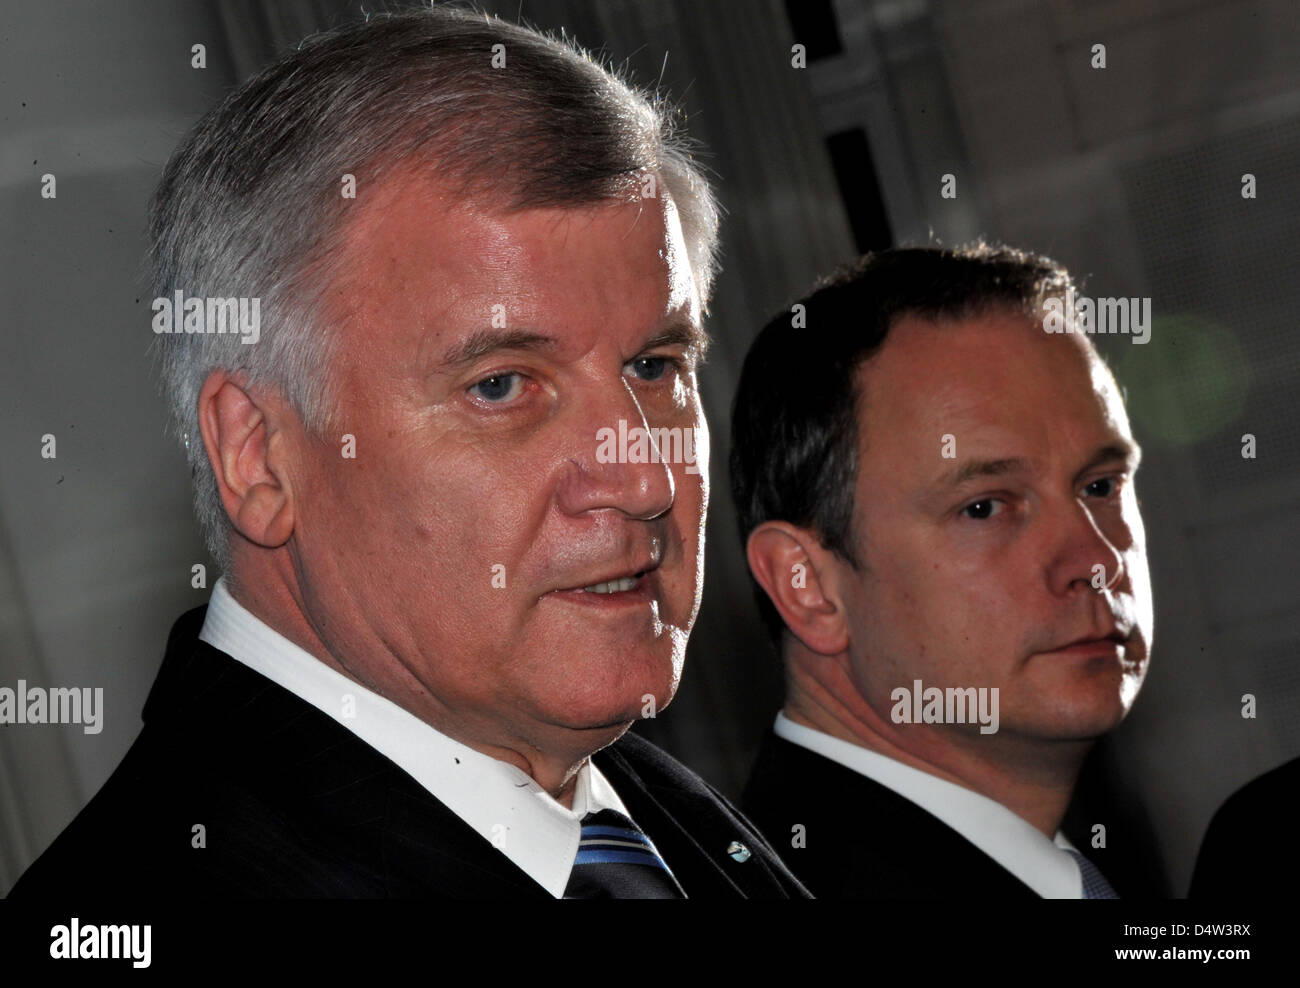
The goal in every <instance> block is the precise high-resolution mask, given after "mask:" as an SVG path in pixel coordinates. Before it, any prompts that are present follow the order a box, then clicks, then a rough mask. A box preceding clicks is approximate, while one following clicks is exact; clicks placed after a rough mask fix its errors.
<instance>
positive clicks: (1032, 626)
mask: <svg viewBox="0 0 1300 988" xmlns="http://www.w3.org/2000/svg"><path fill="white" fill-rule="evenodd" d="M1069 288H1070V281H1069V277H1068V275H1067V273H1066V272H1065V271H1064V270H1062V269H1061V268H1059V267H1058V266H1057V265H1055V264H1054V263H1052V262H1050V261H1047V260H1046V259H1043V258H1038V257H1034V256H1031V255H1026V254H1023V253H1021V252H1018V251H1013V250H1007V249H993V248H988V247H983V246H978V247H974V248H970V249H964V250H957V251H944V250H939V249H932V248H918V249H908V250H898V251H886V252H883V253H881V254H878V255H873V256H870V257H867V258H864V259H863V260H862V261H861V262H860V263H859V264H857V265H856V266H854V267H852V268H850V269H848V270H846V271H844V272H842V273H841V274H840V275H839V276H838V277H836V278H834V279H831V280H829V281H828V282H827V283H825V284H823V285H821V286H819V287H818V289H817V290H816V291H814V292H813V293H812V294H811V295H810V296H808V297H807V298H805V299H803V300H802V301H801V302H800V303H799V304H798V306H797V307H796V309H795V312H794V314H793V316H792V315H790V314H783V315H781V316H779V317H777V318H776V319H774V320H773V321H772V322H771V323H770V324H769V325H768V326H767V327H766V328H765V329H764V330H763V331H762V333H760V335H759V337H758V339H757V341H756V342H755V344H754V346H753V348H752V349H751V351H750V353H749V355H748V357H747V358H746V361H745V366H744V371H743V373H742V378H741V384H740V390H739V394H738V396H737V399H736V409H735V416H734V419H733V430H734V437H735V438H734V443H733V449H732V477H733V485H734V492H735V494H736V498H737V504H738V508H739V516H740V524H741V531H742V535H743V536H744V538H745V540H746V543H747V552H748V559H749V565H750V569H751V572H752V573H753V576H754V578H755V580H756V581H757V584H758V585H759V586H760V587H761V597H760V606H762V607H763V609H764V614H765V616H766V617H767V618H768V622H769V626H770V628H771V630H772V633H773V637H774V639H775V640H776V641H777V642H778V644H779V649H780V652H781V655H782V658H783V661H784V665H785V674H786V684H787V690H786V700H785V706H784V709H783V710H782V712H781V713H780V714H778V716H777V718H776V723H775V725H774V728H773V731H772V733H771V734H770V735H769V737H768V739H767V741H766V744H765V747H764V748H763V750H762V752H761V754H760V756H759V759H758V762H757V764H756V766H755V768H754V772H753V775H752V776H751V778H750V782H749V786H748V788H747V790H746V793H745V800H744V802H743V804H742V806H743V808H744V809H745V812H746V813H748V814H749V815H750V817H751V818H752V819H753V820H754V821H755V822H756V823H758V824H759V826H760V827H761V828H762V829H763V831H764V832H765V833H766V834H767V835H768V836H769V837H770V838H771V839H772V840H773V842H774V843H775V844H776V846H777V847H778V848H780V849H781V851H782V854H783V856H784V857H785V858H786V861H787V863H788V864H789V865H790V866H791V868H792V869H793V870H794V872H795V874H797V875H798V876H799V877H800V878H801V879H803V880H804V881H805V883H806V884H807V885H808V887H809V888H810V889H811V890H812V892H813V893H814V894H815V895H818V896H828V897H837V896H845V897H866V898H963V899H989V898H1018V897H1024V898H1032V897H1034V896H1044V897H1055V898H1079V897H1083V896H1087V897H1089V898H1094V897H1109V896H1111V895H1113V894H1114V893H1113V890H1112V889H1111V887H1110V886H1109V884H1108V882H1107V881H1106V879H1105V878H1104V877H1103V875H1102V871H1103V870H1104V865H1105V863H1106V859H1105V854H1106V852H1105V850H1104V847H1105V839H1104V833H1105V824H1106V822H1107V821H1104V820H1099V821H1095V822H1096V823H1097V824H1100V825H1101V829H1100V830H1096V831H1094V836H1096V837H1099V838H1100V839H1099V840H1094V841H1093V842H1091V846H1089V847H1088V855H1085V854H1083V853H1081V852H1080V851H1079V850H1078V849H1077V848H1075V847H1074V846H1073V845H1072V844H1071V843H1070V842H1069V840H1068V839H1067V838H1066V837H1065V836H1064V835H1063V834H1062V833H1060V830H1059V828H1060V825H1061V820H1062V817H1063V816H1064V814H1065V811H1066V807H1067V804H1068V803H1069V801H1070V796H1071V793H1072V791H1073V789H1074V785H1075V780H1076V778H1077V775H1078V772H1079V767H1080V764H1081V762H1082V761H1083V758H1084V755H1085V754H1086V753H1087V751H1088V749H1089V748H1090V747H1091V745H1092V744H1093V742H1094V741H1095V740H1096V739H1097V738H1098V737H1100V736H1101V735H1102V734H1104V733H1106V732H1107V731H1109V730H1111V729H1112V728H1113V727H1115V726H1116V725H1117V724H1119V722H1120V721H1121V720H1123V718H1124V716H1125V714H1126V713H1127V712H1128V709H1129V706H1130V705H1131V704H1132V702H1133V700H1134V698H1135V697H1136V696H1137V693H1138V689H1139V688H1140V686H1141V685H1142V681H1143V678H1144V676H1145V674H1146V671H1147V665H1148V661H1147V660H1148V649H1149V647H1150V642H1151V629H1152V606H1151V588H1150V580H1149V577H1148V573H1147V560H1146V544H1145V536H1144V533H1143V527H1142V518H1141V516H1140V514H1139V513H1138V504H1137V497H1136V494H1135V490H1134V486H1133V476H1134V472H1135V470H1136V468H1137V462H1138V449H1137V446H1136V444H1135V443H1134V441H1133V439H1132V436H1131V435H1130V432H1129V424H1128V418H1127V416H1126V414H1125V411H1124V405H1123V402H1122V400H1121V398H1120V394H1119V390H1118V388H1117V387H1116V385H1115V382H1114V380H1113V378H1112V377H1111V374H1110V372H1109V371H1108V370H1107V369H1106V367H1105V365H1104V364H1103V363H1102V361H1101V360H1100V359H1099V357H1098V355H1097V353H1096V351H1095V350H1094V348H1093V346H1092V342H1091V340H1090V339H1089V338H1088V337H1087V336H1086V335H1078V334H1077V333H1075V332H1068V333H1057V332H1052V331H1051V330H1053V329H1057V328H1060V327H1058V326H1056V325H1055V324H1054V322H1053V320H1052V319H1049V318H1048V316H1049V314H1053V305H1054V304H1055V305H1056V306H1058V307H1059V299H1060V298H1062V297H1064V296H1065V294H1066V293H1067V291H1068V290H1069ZM1053 299H1057V302H1056V303H1053V301H1052V300H1053ZM1055 314H1056V315H1059V314H1060V313H1059V312H1056V313H1055ZM792 322H793V323H795V325H793V326H792ZM1066 325H1068V327H1069V328H1071V329H1074V328H1077V326H1078V324H1076V323H1075V322H1074V321H1073V320H1070V321H1069V322H1068V324H1066ZM1090 856H1091V857H1090ZM1093 857H1095V858H1096V859H1097V860H1098V861H1100V862H1101V863H1102V865H1103V868H1098V865H1097V861H1094V860H1093Z"/></svg>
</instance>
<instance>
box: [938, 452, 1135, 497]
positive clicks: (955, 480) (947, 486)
mask: <svg viewBox="0 0 1300 988" xmlns="http://www.w3.org/2000/svg"><path fill="white" fill-rule="evenodd" d="M1141 459H1142V449H1141V447H1139V446H1138V445H1137V443H1134V442H1130V441H1129V440H1127V439H1118V440H1116V441H1114V442H1110V443H1107V444H1106V445H1104V446H1102V447H1101V448H1100V449H1098V450H1097V451H1096V452H1095V453H1093V455H1092V456H1091V458H1089V460H1088V462H1087V463H1086V464H1084V466H1083V468H1082V469H1081V470H1080V471H1079V475H1080V476H1082V475H1083V474H1085V473H1087V472H1088V471H1089V470H1092V469H1094V468H1095V467H1098V466H1100V465H1101V464H1103V463H1109V462H1112V461H1115V460H1119V461H1122V462H1124V463H1125V464H1127V465H1128V468H1129V469H1130V470H1136V469H1137V465H1138V462H1139V461H1140V460H1141ZM1030 469H1031V466H1030V463H1029V461H1028V460H1026V459H1024V458H1022V457H1009V458H1006V459H998V460H967V461H966V462H965V463H963V464H962V465H961V466H959V467H957V469H955V470H951V471H949V472H948V473H946V474H945V475H944V476H942V477H940V478H939V480H938V481H936V482H935V483H934V485H933V486H932V487H931V488H930V490H931V491H934V492H943V491H948V490H954V489H956V488H958V487H960V486H961V485H962V484H964V483H966V482H967V481H969V480H974V479H975V478H976V477H1000V476H1004V475H1006V474H1009V473H1027V472H1029V470H1030Z"/></svg>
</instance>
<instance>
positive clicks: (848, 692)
mask: <svg viewBox="0 0 1300 988" xmlns="http://www.w3.org/2000/svg"><path fill="white" fill-rule="evenodd" d="M827 665H829V664H826V665H823V666H822V668H823V669H824V670H825V671H824V672H823V673H822V675H820V676H818V677H811V676H806V675H801V674H800V673H799V672H798V671H795V672H793V673H791V674H789V675H788V676H787V683H786V702H785V706H784V708H783V710H782V713H784V714H785V716H786V718H788V719H789V720H791V721H793V722H794V723H796V724H801V725H803V726H804V727H811V728H813V729H815V730H818V731H821V732H823V733H825V734H829V735H830V736H831V737H834V738H839V739H840V740H841V741H847V742H849V743H850V744H855V745H857V746H859V747H861V748H866V749H867V750H869V751H873V752H875V753H877V754H880V755H884V756H885V757H887V758H892V759H894V760H895V761H897V762H901V763H903V764H904V765H910V766H911V767H912V768H915V769H919V770H920V771H922V772H927V773H929V774H930V775H933V776H936V777H938V778H940V779H944V780H946V781H948V782H952V783H954V784H956V785H959V786H963V787H964V788H966V789H970V790H972V791H973V792H977V793H979V794H980V795H982V796H986V797H988V798H989V799H992V800H994V801H996V802H998V803H1001V804H1002V805H1003V806H1005V807H1007V809H1009V810H1011V811H1012V812H1013V813H1015V814H1016V815H1017V816H1019V817H1021V818H1022V819H1024V820H1026V821H1028V822H1029V823H1030V824H1032V825H1033V826H1034V827H1035V828H1037V829H1038V830H1040V831H1041V832H1042V833H1044V834H1046V835H1047V836H1048V837H1053V836H1054V835H1055V834H1056V832H1057V830H1059V829H1060V825H1061V820H1062V819H1063V818H1064V816H1065V811H1066V808H1067V807H1068V806H1069V803H1070V796H1071V794H1072V792H1073V790H1074V783H1075V781H1076V779H1077V778H1078V773H1079V767H1080V765H1081V764H1082V762H1083V758H1084V755H1086V754H1087V751H1088V748H1089V746H1090V742H1069V743H1059V742H1058V743H1054V744H1050V745H1047V744H1039V743H1029V742H1026V741H1023V740H1021V739H1013V738H1011V737H1008V736H1006V735H1002V736H994V735H982V734H972V735H971V736H970V738H969V739H968V740H969V743H962V741H963V740H966V739H962V738H960V737H958V738H957V739H954V735H953V733H952V732H951V731H950V730H946V729H944V728H943V727H942V725H928V724H914V725H908V727H907V730H906V732H905V733H903V732H900V731H899V730H898V729H897V727H896V725H893V724H889V723H887V722H886V721H885V720H884V719H883V718H881V717H880V716H879V715H878V714H877V713H876V712H875V711H874V710H873V709H872V708H871V707H870V705H868V704H867V703H866V701H865V700H863V699H862V697H861V696H860V694H858V692H857V690H856V687H854V685H853V683H852V681H851V680H850V679H849V676H848V675H847V672H846V671H845V669H844V668H843V667H841V666H839V665H835V666H834V668H833V669H827ZM845 698H847V699H845Z"/></svg>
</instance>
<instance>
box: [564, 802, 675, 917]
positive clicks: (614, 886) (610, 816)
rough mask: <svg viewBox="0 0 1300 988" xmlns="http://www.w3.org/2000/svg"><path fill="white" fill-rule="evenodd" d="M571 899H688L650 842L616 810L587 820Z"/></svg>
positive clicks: (569, 892) (566, 894)
mask: <svg viewBox="0 0 1300 988" xmlns="http://www.w3.org/2000/svg"><path fill="white" fill-rule="evenodd" d="M564 897H565V898H566V899H684V898H686V893H685V892H683V891H682V887H681V886H680V885H678V884H677V879H676V878H674V877H673V873H672V872H671V871H669V870H668V865H667V864H665V863H664V859H663V858H661V857H660V856H659V852H658V851H657V850H655V846H654V844H653V843H652V842H651V840H650V838H649V837H647V836H646V835H645V834H643V833H641V831H640V830H638V829H637V826H636V824H635V823H633V822H632V821H631V820H629V819H628V818H627V817H625V816H624V815H623V814H622V813H619V812H618V811H617V810H601V811H599V812H598V813H588V814H587V815H586V816H585V817H583V818H582V839H581V841H580V842H579V844H578V856H577V857H576V858H575V859H574V861H573V871H572V872H570V873H569V884H568V886H567V887H566V888H565V890H564Z"/></svg>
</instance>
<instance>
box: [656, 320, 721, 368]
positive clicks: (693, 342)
mask: <svg viewBox="0 0 1300 988" xmlns="http://www.w3.org/2000/svg"><path fill="white" fill-rule="evenodd" d="M661 346H680V347H683V348H685V349H687V350H693V351H695V356H696V357H697V359H700V360H703V359H704V354H705V352H706V351H707V350H708V349H709V336H708V334H707V333H705V332H704V330H703V329H701V328H700V327H699V326H697V325H695V323H691V322H679V323H673V324H672V325H671V326H667V327H665V328H664V329H661V330H659V331H658V332H657V333H655V334H654V335H653V336H651V337H650V338H649V339H648V340H646V341H645V344H644V345H643V346H642V349H643V350H653V349H655V348H656V347H661Z"/></svg>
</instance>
